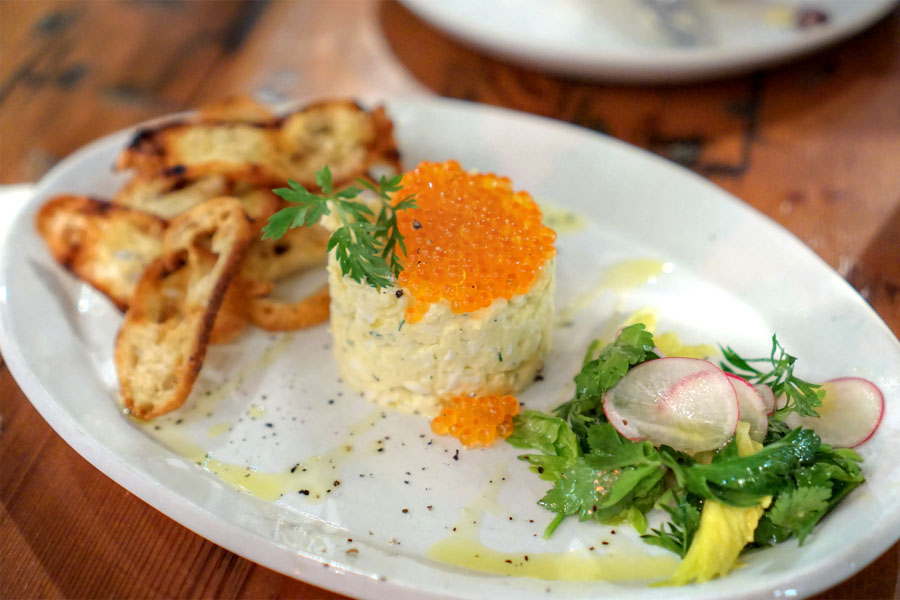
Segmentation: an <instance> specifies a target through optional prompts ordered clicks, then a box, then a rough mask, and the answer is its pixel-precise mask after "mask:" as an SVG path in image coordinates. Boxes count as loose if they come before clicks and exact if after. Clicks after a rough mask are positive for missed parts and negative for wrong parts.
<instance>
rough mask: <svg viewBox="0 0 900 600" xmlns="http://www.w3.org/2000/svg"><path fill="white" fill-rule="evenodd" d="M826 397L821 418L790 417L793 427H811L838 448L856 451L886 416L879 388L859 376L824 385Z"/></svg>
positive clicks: (793, 415)
mask: <svg viewBox="0 0 900 600" xmlns="http://www.w3.org/2000/svg"><path fill="white" fill-rule="evenodd" d="M822 387H823V388H824V389H825V397H824V398H822V406H820V407H819V408H817V409H816V412H818V413H819V416H818V417H800V416H798V415H797V414H796V413H792V414H790V415H788V417H787V418H786V419H785V423H787V424H788V425H790V426H791V427H798V426H803V427H808V428H809V429H812V430H813V431H815V432H816V433H817V434H819V437H820V438H822V441H823V442H825V443H826V444H828V445H829V446H834V447H836V448H855V447H856V446H859V445H860V444H862V443H863V442H865V441H867V440H868V439H869V438H870V437H872V435H873V434H874V433H875V430H876V429H878V426H879V425H880V424H881V418H882V416H884V396H883V395H882V393H881V390H879V389H878V386H877V385H875V384H874V383H872V382H871V381H869V380H868V379H862V378H860V377H841V378H840V379H832V380H831V381H829V382H826V383H824V384H822Z"/></svg>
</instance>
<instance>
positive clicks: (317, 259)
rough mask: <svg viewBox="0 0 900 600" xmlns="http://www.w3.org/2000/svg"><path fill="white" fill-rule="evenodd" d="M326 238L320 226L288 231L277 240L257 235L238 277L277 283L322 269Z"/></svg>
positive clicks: (326, 256) (324, 230)
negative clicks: (292, 276) (306, 271)
mask: <svg viewBox="0 0 900 600" xmlns="http://www.w3.org/2000/svg"><path fill="white" fill-rule="evenodd" d="M329 236H330V234H329V232H328V230H326V229H325V228H324V227H322V226H320V225H315V226H313V227H296V228H294V229H289V230H288V232H287V233H285V234H284V235H283V236H282V237H281V238H279V239H277V240H272V239H265V240H264V239H262V238H261V237H259V236H257V237H256V239H254V240H253V243H252V244H251V245H250V248H249V249H248V250H247V256H246V257H244V264H243V266H242V268H241V274H242V275H243V276H244V277H247V278H250V279H256V280H262V281H265V280H269V281H277V280H279V279H283V278H284V277H288V276H289V275H292V274H294V273H297V272H299V271H305V270H306V269H310V268H312V267H318V266H323V265H324V264H325V262H326V260H327V258H328V251H327V248H328V238H329Z"/></svg>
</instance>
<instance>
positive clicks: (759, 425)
mask: <svg viewBox="0 0 900 600" xmlns="http://www.w3.org/2000/svg"><path fill="white" fill-rule="evenodd" d="M725 375H726V376H727V377H728V381H729V382H731V385H732V387H734V392H735V394H737V400H738V407H739V408H740V417H739V418H740V420H741V421H744V422H745V423H747V424H748V425H750V432H749V435H750V439H752V440H755V441H757V442H760V443H761V442H762V441H763V440H764V439H766V432H767V431H768V430H769V419H768V415H767V414H766V405H765V402H764V401H763V398H762V396H761V395H760V393H759V392H758V391H756V388H754V387H753V384H751V383H750V382H749V381H747V380H746V379H744V378H743V377H738V376H737V375H734V374H732V373H725ZM766 387H767V388H768V387H769V386H766ZM769 391H770V392H771V390H769ZM773 398H774V397H773ZM773 412H774V409H773Z"/></svg>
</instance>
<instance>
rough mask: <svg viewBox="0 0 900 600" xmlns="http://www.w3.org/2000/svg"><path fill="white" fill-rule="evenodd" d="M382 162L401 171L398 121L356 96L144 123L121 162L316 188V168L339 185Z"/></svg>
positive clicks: (150, 170)
mask: <svg viewBox="0 0 900 600" xmlns="http://www.w3.org/2000/svg"><path fill="white" fill-rule="evenodd" d="M201 114H202V113H201ZM380 164H384V165H387V166H389V167H391V168H392V169H396V170H398V171H399V153H398V151H397V145H396V142H395V141H394V137H393V126H392V124H391V121H390V119H388V117H387V114H386V113H385V111H384V109H383V108H378V109H376V110H374V111H372V112H371V113H370V112H366V111H365V110H363V109H362V108H360V107H359V106H358V105H357V104H356V103H354V102H352V101H349V100H333V101H326V102H319V103H316V104H312V105H309V106H307V107H305V108H302V109H300V110H298V111H296V112H294V113H291V114H289V115H287V116H285V117H284V118H282V119H273V120H271V121H267V122H263V123H248V122H243V121H234V120H232V121H217V120H204V119H203V118H202V116H201V118H200V119H198V120H194V121H182V122H174V123H169V124H166V125H162V126H159V127H155V128H148V129H143V130H141V131H139V132H138V133H137V134H136V135H135V137H134V139H133V140H132V142H131V144H130V145H129V146H128V148H127V149H126V150H125V151H124V152H123V153H122V154H121V155H120V156H119V160H118V163H117V166H118V168H120V169H129V168H131V169H135V170H136V171H137V172H138V173H139V174H140V175H142V176H144V177H145V178H151V177H157V176H160V175H163V176H172V175H178V176H183V177H186V178H188V179H197V178H199V177H203V176H209V175H223V176H225V177H226V178H228V179H231V180H234V181H244V182H248V183H252V184H256V185H263V186H265V185H270V186H277V185H283V184H284V183H285V182H286V181H287V180H288V179H294V180H296V181H299V182H300V183H302V184H303V185H305V186H308V187H314V186H315V174H316V171H317V170H319V169H320V168H322V167H323V166H325V165H329V167H330V168H331V171H332V177H333V180H334V181H335V184H340V183H343V182H346V181H349V180H350V179H352V178H353V177H358V176H362V175H364V174H365V173H366V172H367V171H368V170H369V168H370V167H372V166H374V165H380Z"/></svg>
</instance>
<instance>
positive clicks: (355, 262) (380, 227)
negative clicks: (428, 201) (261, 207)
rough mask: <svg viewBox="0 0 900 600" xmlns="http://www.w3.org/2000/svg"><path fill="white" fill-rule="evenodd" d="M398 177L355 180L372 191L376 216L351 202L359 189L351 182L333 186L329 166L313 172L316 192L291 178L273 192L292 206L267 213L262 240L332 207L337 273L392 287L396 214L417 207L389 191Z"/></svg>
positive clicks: (396, 271) (400, 245)
mask: <svg viewBox="0 0 900 600" xmlns="http://www.w3.org/2000/svg"><path fill="white" fill-rule="evenodd" d="M401 178H402V176H401V175H395V176H394V177H391V178H387V177H385V176H383V175H382V177H381V179H380V180H379V181H378V185H377V186H376V185H373V184H372V183H370V182H368V181H365V180H363V179H357V180H356V181H357V183H359V184H360V185H362V186H363V187H365V188H367V189H369V190H371V191H372V192H374V193H375V195H376V196H377V197H378V199H379V200H380V201H381V208H380V209H379V211H378V215H377V216H376V215H375V213H374V212H373V211H372V209H371V208H369V206H367V205H366V204H364V203H362V202H359V201H358V200H356V198H357V196H359V194H360V193H362V189H360V188H358V187H356V186H350V187H347V188H344V189H342V190H339V191H335V190H334V184H333V182H332V176H331V169H329V168H328V166H327V165H326V166H325V167H323V168H322V169H321V170H319V171H318V172H317V173H316V185H318V186H319V188H320V189H321V190H322V193H321V194H315V193H313V192H310V191H309V190H307V189H306V188H305V187H303V186H302V185H301V184H300V183H298V182H296V181H294V180H293V179H290V180H288V186H289V187H286V188H278V189H276V190H273V192H274V193H275V194H277V195H278V196H280V197H281V198H284V199H285V200H286V201H287V202H289V203H290V204H291V206H288V207H286V208H283V209H281V210H280V211H278V212H276V213H275V214H274V215H272V216H271V217H269V221H268V223H267V224H266V226H265V227H263V239H264V240H265V239H272V240H277V239H278V238H280V237H281V236H283V235H284V234H285V233H287V231H288V230H289V229H292V228H294V227H310V226H312V225H315V224H316V223H318V222H319V220H320V219H321V218H322V217H323V216H324V215H328V214H331V211H332V210H334V211H335V212H336V214H337V215H338V217H339V218H340V221H341V226H340V227H338V228H337V229H335V230H334V232H333V233H332V234H331V237H330V238H329V240H328V251H329V252H330V251H331V250H334V251H335V256H336V258H337V261H338V264H339V265H340V267H341V272H342V273H343V274H344V275H346V276H348V277H350V279H352V280H354V281H356V282H359V283H363V282H365V283H367V284H368V285H370V286H372V287H375V288H383V287H391V286H392V285H393V280H392V278H396V277H397V276H399V275H400V272H401V271H402V270H403V263H402V262H401V258H400V256H399V253H401V252H402V253H403V256H404V257H405V256H406V244H405V243H404V241H403V234H402V233H400V229H399V227H398V225H397V213H398V212H399V211H401V210H407V209H410V208H415V207H416V201H415V198H414V197H413V196H411V195H410V196H406V197H405V198H403V199H401V200H400V201H399V202H393V201H392V200H391V194H394V193H396V192H398V191H400V189H401V185H400V180H401Z"/></svg>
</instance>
